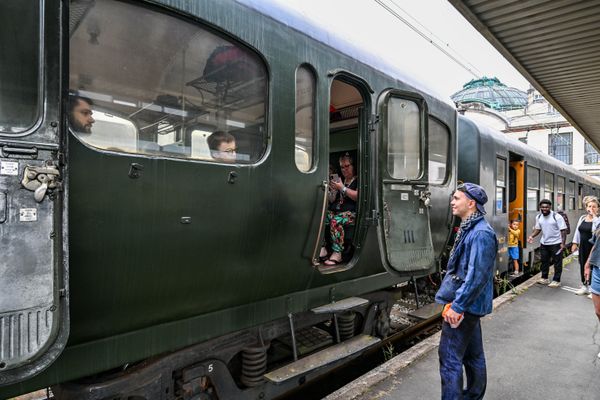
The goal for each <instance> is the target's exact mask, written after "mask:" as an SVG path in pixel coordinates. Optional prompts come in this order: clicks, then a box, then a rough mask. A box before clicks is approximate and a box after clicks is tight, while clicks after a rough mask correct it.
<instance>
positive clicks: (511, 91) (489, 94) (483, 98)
mask: <svg viewBox="0 0 600 400" xmlns="http://www.w3.org/2000/svg"><path fill="white" fill-rule="evenodd" d="M450 97H451V98H452V100H453V101H454V102H455V103H456V104H457V105H458V104H466V103H483V104H485V105H486V106H488V107H490V108H492V109H494V110H496V111H507V110H517V109H520V108H524V107H525V106H526V105H527V93H525V92H523V91H521V90H519V89H515V88H511V87H508V86H506V85H505V84H503V83H502V82H500V80H498V78H487V77H485V76H484V77H483V78H481V79H473V80H471V81H470V82H469V83H466V84H465V85H464V86H463V89H462V90H460V91H458V92H456V93H454V94H453V95H452V96H450Z"/></svg>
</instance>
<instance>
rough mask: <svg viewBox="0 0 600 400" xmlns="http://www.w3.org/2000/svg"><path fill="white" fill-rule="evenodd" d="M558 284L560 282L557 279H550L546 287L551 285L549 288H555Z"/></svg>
mask: <svg viewBox="0 0 600 400" xmlns="http://www.w3.org/2000/svg"><path fill="white" fill-rule="evenodd" d="M559 286H560V282H557V281H552V282H550V284H549V285H548V287H551V288H557V287H559Z"/></svg>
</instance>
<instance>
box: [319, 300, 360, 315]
mask: <svg viewBox="0 0 600 400" xmlns="http://www.w3.org/2000/svg"><path fill="white" fill-rule="evenodd" d="M368 302H369V300H367V299H363V298H360V297H348V298H345V299H343V300H340V301H335V302H333V303H329V304H325V305H324V306H320V307H317V308H313V309H312V310H311V311H312V312H314V313H315V314H331V313H336V312H340V311H345V310H350V309H352V308H354V307H358V306H362V305H363V304H367V303H368Z"/></svg>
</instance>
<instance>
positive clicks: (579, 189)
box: [577, 183, 583, 210]
mask: <svg viewBox="0 0 600 400" xmlns="http://www.w3.org/2000/svg"><path fill="white" fill-rule="evenodd" d="M577 208H578V209H580V210H583V185H582V184H581V183H580V184H578V185H577Z"/></svg>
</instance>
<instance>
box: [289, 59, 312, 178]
mask: <svg viewBox="0 0 600 400" xmlns="http://www.w3.org/2000/svg"><path fill="white" fill-rule="evenodd" d="M315 87H316V78H315V74H314V72H313V70H312V69H311V68H309V67H308V66H307V65H301V66H300V67H298V69H297V70H296V125H295V128H296V135H295V136H296V144H295V153H294V154H295V160H296V167H297V168H298V170H300V171H301V172H308V171H310V169H311V168H312V166H313V160H314V151H313V143H314V136H315Z"/></svg>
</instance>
